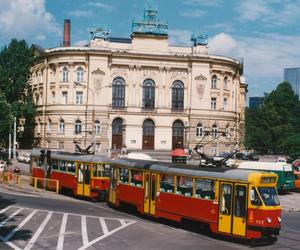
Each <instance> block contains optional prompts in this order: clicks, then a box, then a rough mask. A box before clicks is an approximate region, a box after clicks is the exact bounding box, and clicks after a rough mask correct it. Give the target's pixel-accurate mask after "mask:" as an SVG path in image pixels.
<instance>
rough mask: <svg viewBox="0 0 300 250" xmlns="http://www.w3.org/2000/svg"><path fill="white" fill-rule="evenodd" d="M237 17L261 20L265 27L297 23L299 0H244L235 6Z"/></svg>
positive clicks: (299, 12)
mask: <svg viewBox="0 0 300 250" xmlns="http://www.w3.org/2000/svg"><path fill="white" fill-rule="evenodd" d="M235 10H236V11H237V12H238V13H239V19H240V20H244V21H261V22H262V25H264V26H266V27H278V26H286V25H289V24H297V23H298V22H299V16H300V1H299V0H281V1H280V0H268V1H266V0H244V1H242V2H240V4H239V5H238V6H237V7H236V8H235Z"/></svg>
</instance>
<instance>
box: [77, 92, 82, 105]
mask: <svg viewBox="0 0 300 250" xmlns="http://www.w3.org/2000/svg"><path fill="white" fill-rule="evenodd" d="M82 103H83V92H82V91H77V92H76V104H82Z"/></svg>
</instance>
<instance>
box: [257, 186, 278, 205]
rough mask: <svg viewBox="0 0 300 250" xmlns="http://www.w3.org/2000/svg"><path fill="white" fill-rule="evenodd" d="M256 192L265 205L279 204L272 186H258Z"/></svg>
mask: <svg viewBox="0 0 300 250" xmlns="http://www.w3.org/2000/svg"><path fill="white" fill-rule="evenodd" d="M258 192H259V194H260V196H261V198H262V199H263V202H264V204H265V205H266V206H279V205H280V202H279V198H278V194H277V192H276V189H275V188H274V187H259V188H258Z"/></svg>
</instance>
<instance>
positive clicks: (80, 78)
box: [76, 67, 83, 82]
mask: <svg viewBox="0 0 300 250" xmlns="http://www.w3.org/2000/svg"><path fill="white" fill-rule="evenodd" d="M76 76H77V77H76V79H77V82H83V68H82V67H78V68H77V71H76Z"/></svg>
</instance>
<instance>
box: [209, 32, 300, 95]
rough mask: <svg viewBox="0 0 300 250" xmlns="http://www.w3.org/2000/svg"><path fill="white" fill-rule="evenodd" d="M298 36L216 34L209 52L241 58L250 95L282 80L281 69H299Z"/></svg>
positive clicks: (261, 91) (272, 86) (299, 38)
mask: <svg viewBox="0 0 300 250" xmlns="http://www.w3.org/2000/svg"><path fill="white" fill-rule="evenodd" d="M299 43H300V36H284V35H279V34H261V33H258V34H256V37H253V36H251V37H241V36H240V37H236V38H233V37H232V36H230V35H229V34H225V33H220V34H217V35H216V36H215V37H213V38H212V39H210V40H209V43H208V45H209V53H210V54H222V55H226V56H231V57H234V58H243V59H244V69H245V76H246V79H248V80H247V83H248V84H249V90H250V93H249V95H248V96H251V95H253V93H255V94H256V95H258V94H259V95H262V94H263V93H264V92H269V91H270V90H272V89H274V88H275V87H276V85H277V84H278V83H279V82H281V81H282V80H283V69H284V68H287V67H295V66H299V61H300V50H297V49H295V48H297V47H298V46H299Z"/></svg>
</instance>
